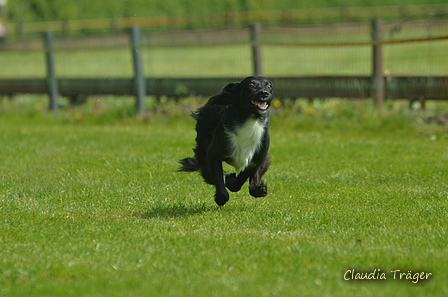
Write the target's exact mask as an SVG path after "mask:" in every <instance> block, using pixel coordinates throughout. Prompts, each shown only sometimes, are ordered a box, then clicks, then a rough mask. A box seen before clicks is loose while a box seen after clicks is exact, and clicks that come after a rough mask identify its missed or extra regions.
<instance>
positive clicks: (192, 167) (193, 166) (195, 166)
mask: <svg viewBox="0 0 448 297" xmlns="http://www.w3.org/2000/svg"><path fill="white" fill-rule="evenodd" d="M179 163H180V165H181V166H180V168H179V169H178V170H177V171H185V172H194V171H198V170H199V163H198V160H197V159H196V158H190V157H188V158H185V159H182V160H179Z"/></svg>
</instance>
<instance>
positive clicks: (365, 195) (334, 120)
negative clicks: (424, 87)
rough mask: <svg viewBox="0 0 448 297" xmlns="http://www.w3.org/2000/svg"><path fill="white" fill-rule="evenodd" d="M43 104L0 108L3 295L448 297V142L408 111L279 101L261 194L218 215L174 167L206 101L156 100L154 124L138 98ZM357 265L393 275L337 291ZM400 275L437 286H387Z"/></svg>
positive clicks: (234, 199)
mask: <svg viewBox="0 0 448 297" xmlns="http://www.w3.org/2000/svg"><path fill="white" fill-rule="evenodd" d="M42 100H44V98H42V99H38V100H36V99H35V97H32V98H28V97H19V98H15V101H8V100H5V99H4V100H3V101H2V102H1V105H0V147H1V149H0V170H1V171H0V172H1V173H0V176H1V178H0V217H1V220H0V225H1V230H2V232H1V233H0V244H1V249H0V259H1V261H2V262H1V264H0V292H1V293H2V295H5V296H30V295H33V296H142V295H151V296H297V295H298V294H300V295H302V296H350V295H354V294H356V295H358V296H396V295H397V294H400V295H401V296H422V295H427V296H446V295H447V293H448V284H447V282H446V280H447V278H448V265H447V263H446V255H447V252H448V250H447V240H446V236H447V234H446V230H447V228H448V220H447V215H448V214H447V206H448V202H447V198H448V185H447V180H448V169H447V167H446V164H447V163H446V162H447V160H448V152H447V150H446V147H447V142H448V134H447V130H446V128H443V127H439V126H434V125H431V124H425V123H423V122H422V121H421V120H419V119H420V117H415V116H412V115H411V114H410V113H409V112H408V111H407V110H406V109H402V107H401V105H394V106H393V107H391V108H390V109H388V111H387V112H385V114H384V115H383V116H379V115H375V114H376V113H375V111H374V109H373V108H372V107H371V106H370V104H369V103H366V102H358V103H352V102H348V101H345V100H330V101H315V102H314V103H313V104H310V103H307V101H297V102H292V101H289V102H286V101H285V102H283V103H282V106H281V107H279V108H277V110H276V111H275V113H274V115H273V116H272V123H271V136H272V146H271V154H272V157H273V163H272V166H271V168H270V170H269V171H268V173H267V175H266V179H267V180H268V181H269V186H270V194H269V195H268V196H267V197H265V198H261V199H255V198H252V197H251V196H249V194H248V191H247V189H246V188H243V190H242V191H241V192H239V193H232V194H231V199H230V201H229V202H228V204H227V205H225V206H224V207H218V206H216V205H215V203H214V201H213V198H212V196H213V188H212V187H210V186H209V185H206V184H205V183H203V182H202V180H201V178H200V177H199V176H198V175H197V174H184V173H176V172H175V170H176V168H177V163H176V162H177V160H178V159H180V158H183V157H186V156H190V155H191V154H192V152H191V147H192V145H193V142H194V137H195V134H194V131H193V126H194V123H193V120H192V119H191V118H189V117H188V116H187V115H186V114H187V110H188V109H190V108H196V107H197V106H198V105H199V104H201V100H198V99H188V100H185V101H182V102H180V103H178V104H174V103H171V102H170V101H166V100H162V102H161V104H160V105H157V106H158V109H154V110H152V111H151V113H150V114H148V115H147V117H146V116H143V117H142V116H135V115H133V114H132V112H131V111H130V106H132V100H131V99H123V101H119V102H120V104H118V103H115V105H113V103H111V102H114V99H111V98H108V99H107V100H105V99H104V98H95V99H93V100H90V102H89V103H88V104H87V105H86V106H82V107H77V108H68V107H66V108H64V109H63V110H62V111H61V112H60V113H58V114H50V113H48V112H45V111H43V110H42V102H43V101H42ZM148 100H150V98H148ZM116 101H117V102H118V100H116ZM149 103H151V102H149ZM111 104H112V105H111ZM277 105H279V103H277ZM154 106H155V105H154ZM446 108H447V107H446V104H445V103H443V104H439V105H437V106H433V105H431V104H430V105H429V111H428V113H433V114H435V113H439V112H440V111H444V110H445V111H446ZM167 113H168V115H167ZM350 268H355V269H357V270H359V271H373V269H381V271H384V272H388V275H387V276H388V280H387V281H364V282H359V281H358V282H356V281H344V280H343V274H344V272H345V271H346V270H348V269H350ZM395 269H400V270H402V271H406V272H407V271H408V270H412V271H413V272H419V271H426V272H431V273H432V274H433V277H432V278H431V279H430V280H429V281H426V282H419V283H418V284H417V285H414V284H412V283H410V282H409V281H398V280H395V281H394V280H393V279H391V278H392V275H391V274H390V273H389V272H390V271H391V270H395Z"/></svg>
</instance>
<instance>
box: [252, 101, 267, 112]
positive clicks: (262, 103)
mask: <svg viewBox="0 0 448 297" xmlns="http://www.w3.org/2000/svg"><path fill="white" fill-rule="evenodd" d="M251 103H252V104H253V105H255V106H256V107H257V108H258V109H260V110H266V109H268V108H269V102H268V101H258V100H252V101H251Z"/></svg>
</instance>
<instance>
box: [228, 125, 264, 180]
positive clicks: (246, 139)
mask: <svg viewBox="0 0 448 297" xmlns="http://www.w3.org/2000/svg"><path fill="white" fill-rule="evenodd" d="M264 125H265V123H263V122H261V123H260V121H259V120H258V119H249V120H247V121H246V122H245V123H244V124H243V125H242V126H240V127H238V128H237V129H235V131H227V130H226V134H227V137H228V138H229V140H230V151H231V152H232V153H231V155H230V158H231V160H232V161H231V163H230V165H232V166H233V167H235V169H236V171H237V172H238V173H239V172H241V171H243V170H244V169H245V168H246V167H247V166H248V165H249V164H250V161H251V160H252V157H253V156H254V154H255V153H256V152H257V151H258V149H259V148H260V145H261V138H262V137H263V132H264Z"/></svg>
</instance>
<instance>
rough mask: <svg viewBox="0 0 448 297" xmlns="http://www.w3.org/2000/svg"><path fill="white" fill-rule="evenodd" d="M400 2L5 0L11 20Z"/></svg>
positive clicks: (420, 0) (421, 0)
mask: <svg viewBox="0 0 448 297" xmlns="http://www.w3.org/2000/svg"><path fill="white" fill-rule="evenodd" d="M444 2H445V0H409V1H407V2H406V4H408V5H411V4H443V3H444ZM376 5H377V6H382V5H403V1H401V0H314V1H297V0H281V1H272V0H201V1H198V0H149V1H148V0H108V1H91V0H29V1H13V0H10V1H9V2H8V4H7V6H8V7H7V11H8V17H9V19H10V21H12V22H20V21H22V22H30V21H53V20H64V19H92V18H110V17H132V16H154V15H180V14H183V15H189V14H191V15H194V14H208V13H217V12H230V11H242V10H274V9H300V8H310V7H316V8H319V7H344V6H345V7H349V6H376Z"/></svg>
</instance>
